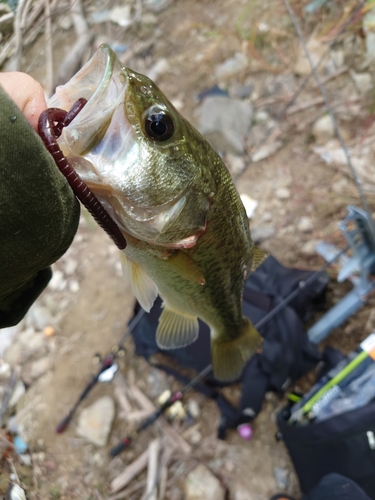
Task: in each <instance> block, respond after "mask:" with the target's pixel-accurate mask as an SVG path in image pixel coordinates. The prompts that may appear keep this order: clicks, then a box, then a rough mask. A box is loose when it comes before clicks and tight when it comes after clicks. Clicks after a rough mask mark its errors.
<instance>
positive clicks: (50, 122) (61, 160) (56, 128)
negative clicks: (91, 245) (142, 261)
mask: <svg viewBox="0 0 375 500" xmlns="http://www.w3.org/2000/svg"><path fill="white" fill-rule="evenodd" d="M86 103H87V100H86V99H84V98H81V99H78V101H76V102H75V103H74V104H73V106H72V108H71V109H70V110H69V111H64V110H63V109H59V108H49V109H46V110H45V111H43V113H42V114H41V115H40V117H39V122H38V132H39V135H40V137H41V139H42V141H43V142H44V144H45V146H46V148H47V149H48V151H49V152H50V153H51V155H52V157H53V159H54V160H55V163H56V165H57V167H58V169H59V170H60V172H61V173H62V174H63V176H64V177H65V178H66V180H67V181H68V183H69V185H70V187H71V188H72V190H73V192H74V194H75V195H76V197H77V198H78V200H79V201H80V202H81V203H82V205H84V206H85V207H86V208H87V210H88V211H89V212H90V214H91V215H92V216H93V218H94V219H95V220H96V222H97V223H98V224H99V226H100V227H101V228H102V229H104V231H105V232H106V233H107V234H108V236H110V238H112V240H113V241H114V243H115V244H116V246H117V247H118V248H119V249H120V250H123V249H124V248H126V240H125V238H124V235H123V234H122V232H121V231H120V229H119V227H118V225H117V224H116V222H115V221H114V220H113V219H112V217H111V216H110V215H109V213H108V212H107V210H106V209H105V208H104V207H103V205H102V204H101V203H100V201H99V200H98V198H97V197H96V196H95V195H94V193H93V192H92V191H91V190H90V189H89V187H88V186H87V185H86V183H85V182H83V180H82V179H81V178H80V176H79V175H78V174H77V172H76V171H75V170H74V168H73V167H72V166H71V164H70V163H69V161H68V160H67V158H65V156H64V154H63V152H62V151H61V149H60V146H59V145H58V143H57V139H58V138H59V137H60V135H61V133H62V130H63V128H64V127H66V126H67V125H69V123H70V122H71V121H72V120H73V119H74V118H75V117H76V116H77V115H78V113H79V112H80V111H81V109H82V108H83V107H84V106H85V104H86Z"/></svg>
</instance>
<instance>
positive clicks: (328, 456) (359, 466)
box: [277, 401, 375, 500]
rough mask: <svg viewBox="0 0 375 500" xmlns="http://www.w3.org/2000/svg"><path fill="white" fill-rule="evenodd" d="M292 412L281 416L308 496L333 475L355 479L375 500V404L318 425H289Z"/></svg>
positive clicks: (279, 420)
mask: <svg viewBox="0 0 375 500" xmlns="http://www.w3.org/2000/svg"><path fill="white" fill-rule="evenodd" d="M289 414H290V413H289V410H288V408H285V409H284V410H283V411H281V412H280V413H279V414H278V416H277V424H278V427H279V430H280V432H279V438H280V439H283V441H284V443H285V445H286V447H287V448H288V451H289V454H290V456H291V458H292V461H293V465H294V468H295V470H296V473H297V476H298V479H299V483H300V486H301V490H302V492H303V493H305V494H307V493H308V492H309V491H310V490H311V489H312V488H314V487H315V486H316V485H317V484H318V483H319V481H320V480H321V479H322V478H323V477H324V476H325V475H326V474H329V473H333V472H336V473H338V474H341V475H343V476H346V477H348V478H350V479H352V480H353V481H354V482H355V483H356V484H358V485H359V486H360V487H361V488H362V489H363V491H364V492H365V493H367V495H368V496H369V497H370V498H372V499H374V500H375V401H374V402H372V403H370V404H368V405H366V406H364V407H362V408H358V409H356V410H352V411H348V412H346V413H341V414H339V415H337V416H333V417H332V418H329V419H327V420H323V421H321V422H318V423H310V424H307V425H304V426H295V425H290V424H288V423H287V419H288V418H289Z"/></svg>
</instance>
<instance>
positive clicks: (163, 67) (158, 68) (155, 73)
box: [146, 57, 170, 82]
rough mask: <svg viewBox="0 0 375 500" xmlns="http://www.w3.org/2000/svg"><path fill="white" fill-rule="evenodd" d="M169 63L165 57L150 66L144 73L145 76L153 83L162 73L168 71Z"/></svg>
mask: <svg viewBox="0 0 375 500" xmlns="http://www.w3.org/2000/svg"><path fill="white" fill-rule="evenodd" d="M169 67H170V65H169V62H168V59H165V57H163V58H161V59H159V60H158V61H156V63H155V64H154V65H153V66H151V68H150V69H149V70H148V71H147V72H146V74H147V76H148V77H149V78H151V80H153V81H154V82H155V81H156V80H157V79H158V78H159V76H160V75H161V74H162V73H165V72H166V71H168V70H169Z"/></svg>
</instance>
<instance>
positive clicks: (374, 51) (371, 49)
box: [362, 8, 375, 62]
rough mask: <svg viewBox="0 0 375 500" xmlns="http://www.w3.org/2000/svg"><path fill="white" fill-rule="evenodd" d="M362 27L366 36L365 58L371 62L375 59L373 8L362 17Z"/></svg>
mask: <svg viewBox="0 0 375 500" xmlns="http://www.w3.org/2000/svg"><path fill="white" fill-rule="evenodd" d="M362 27H363V31H364V33H365V35H366V56H367V59H368V60H369V61H370V62H372V61H373V60H374V59H375V8H372V9H370V10H369V11H368V12H367V13H366V14H365V15H364V16H363V19H362Z"/></svg>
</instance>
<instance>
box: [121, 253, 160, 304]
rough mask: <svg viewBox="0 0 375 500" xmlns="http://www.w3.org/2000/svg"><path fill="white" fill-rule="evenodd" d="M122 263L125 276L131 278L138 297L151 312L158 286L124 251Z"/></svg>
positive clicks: (134, 291)
mask: <svg viewBox="0 0 375 500" xmlns="http://www.w3.org/2000/svg"><path fill="white" fill-rule="evenodd" d="M121 264H122V270H123V272H124V276H125V278H127V279H128V280H129V282H130V285H131V287H132V291H133V293H134V295H135V297H136V299H137V300H138V302H139V303H140V304H141V306H142V307H143V309H144V310H145V311H146V312H150V309H151V307H152V305H153V303H154V302H155V299H156V297H157V295H158V287H157V286H156V285H155V283H154V282H153V281H152V279H151V278H150V277H149V276H148V275H147V274H146V273H145V271H144V270H143V269H142V268H141V267H139V266H138V265H137V264H135V263H134V262H133V261H132V260H130V259H128V258H127V257H126V255H125V254H124V253H123V252H121Z"/></svg>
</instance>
